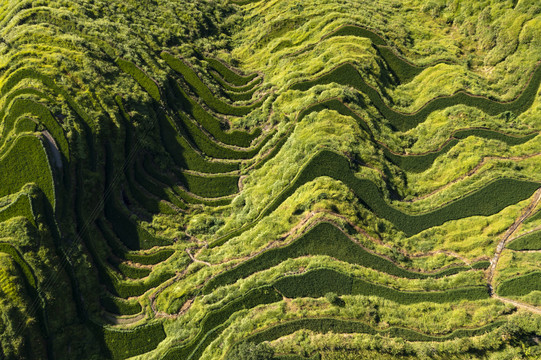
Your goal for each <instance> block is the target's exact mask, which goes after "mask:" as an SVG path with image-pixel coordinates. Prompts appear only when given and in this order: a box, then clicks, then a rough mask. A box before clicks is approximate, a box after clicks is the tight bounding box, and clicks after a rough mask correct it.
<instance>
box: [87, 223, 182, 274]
mask: <svg viewBox="0 0 541 360" xmlns="http://www.w3.org/2000/svg"><path fill="white" fill-rule="evenodd" d="M110 226H111V225H110V224H108V222H107V220H105V219H97V220H96V227H97V228H98V229H99V230H100V232H101V236H102V237H103V238H104V239H105V240H106V242H107V244H108V245H109V247H110V248H111V250H112V251H113V253H114V254H115V255H116V256H117V257H118V258H120V259H125V260H129V261H133V262H135V263H138V264H141V265H156V264H159V263H161V262H163V261H165V260H167V259H168V258H169V257H171V255H173V254H174V253H175V251H174V250H173V249H160V250H158V251H155V252H152V253H141V252H135V251H130V250H128V248H127V247H126V245H125V244H124V243H123V242H121V241H120V240H119V239H118V238H117V236H116V234H115V233H114V232H113V230H112V228H111V227H110Z"/></svg>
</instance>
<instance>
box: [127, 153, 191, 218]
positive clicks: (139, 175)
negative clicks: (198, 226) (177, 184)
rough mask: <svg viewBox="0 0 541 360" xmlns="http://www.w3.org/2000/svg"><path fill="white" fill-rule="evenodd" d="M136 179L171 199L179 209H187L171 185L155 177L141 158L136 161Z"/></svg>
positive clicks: (148, 189) (148, 188)
mask: <svg viewBox="0 0 541 360" xmlns="http://www.w3.org/2000/svg"><path fill="white" fill-rule="evenodd" d="M134 179H135V181H136V182H137V183H139V184H141V186H142V187H143V188H144V189H145V190H147V191H148V192H150V193H151V194H153V195H154V196H157V197H158V198H160V199H164V200H167V201H169V202H170V203H171V204H173V205H175V206H176V207H178V208H179V209H186V208H187V207H186V204H185V203H184V202H182V201H181V200H180V199H179V198H178V197H177V196H176V195H175V193H174V192H173V190H172V189H171V186H169V185H167V184H164V183H163V182H161V181H160V180H157V179H155V178H153V177H152V176H151V175H150V174H149V173H148V172H147V171H146V169H145V168H144V165H143V164H142V161H141V160H140V159H138V160H136V161H135V169H134Z"/></svg>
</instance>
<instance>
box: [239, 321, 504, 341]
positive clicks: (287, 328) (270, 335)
mask: <svg viewBox="0 0 541 360" xmlns="http://www.w3.org/2000/svg"><path fill="white" fill-rule="evenodd" d="M501 325H502V322H495V323H492V324H489V325H486V326H481V327H479V328H475V329H457V330H455V331H453V332H452V333H450V334H447V335H440V336H434V335H426V334H423V333H420V332H417V331H415V330H411V329H406V328H399V327H391V328H388V329H384V330H378V329H374V328H373V327H372V326H370V325H368V324H366V323H363V322H361V321H355V320H343V319H335V318H329V317H321V318H308V319H297V320H291V321H287V322H284V323H280V324H276V325H274V326H271V327H268V328H266V329H263V330H260V331H258V332H256V333H254V334H252V335H250V336H249V337H248V338H247V339H245V340H243V341H250V342H254V343H260V342H263V341H272V340H276V339H279V338H281V337H283V336H286V335H289V334H292V333H294V332H296V331H299V330H301V329H308V330H311V331H314V332H319V333H326V332H334V333H346V334H348V333H366V334H370V335H376V334H380V335H383V336H389V337H399V338H403V339H405V340H408V341H445V340H450V339H456V338H462V337H471V336H477V335H481V334H484V333H488V332H490V331H492V330H494V329H496V328H498V327H499V326H501Z"/></svg>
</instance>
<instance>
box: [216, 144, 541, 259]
mask: <svg viewBox="0 0 541 360" xmlns="http://www.w3.org/2000/svg"><path fill="white" fill-rule="evenodd" d="M348 169H349V170H348ZM321 176H329V177H332V178H334V179H335V180H339V181H342V182H343V183H344V184H346V185H347V186H348V187H349V188H350V189H351V190H353V192H354V193H355V195H356V196H357V197H358V198H359V200H360V201H361V203H362V204H364V205H365V206H367V207H368V208H369V209H370V210H372V211H373V212H374V213H375V214H376V215H378V216H380V217H383V218H385V219H387V220H389V221H390V222H391V223H393V224H394V225H395V227H397V228H398V229H399V230H401V231H403V232H404V233H405V234H406V235H407V236H412V235H415V234H417V233H419V232H421V231H423V230H426V229H428V228H431V227H434V226H439V225H442V224H444V223H445V222H447V221H451V220H458V219H462V218H465V217H470V216H489V215H493V214H495V213H497V212H499V211H501V210H503V209H504V208H505V207H507V206H509V205H512V204H515V203H517V202H520V201H522V200H525V199H527V198H528V197H530V196H531V195H532V194H533V192H534V191H535V190H537V189H538V188H539V187H540V186H541V184H539V183H537V182H529V181H522V180H515V179H511V178H500V179H497V180H494V181H492V182H491V183H489V184H488V185H486V186H485V187H483V188H481V189H479V190H477V191H475V192H473V193H471V194H468V195H465V196H463V197H462V198H460V199H458V200H455V201H453V202H451V203H449V204H447V205H445V206H443V207H441V208H438V209H436V210H433V211H431V212H428V213H425V214H422V215H409V214H406V213H403V212H401V211H400V210H397V209H395V208H393V207H391V206H389V204H388V203H387V202H386V201H385V199H384V197H383V194H382V193H381V191H380V189H379V188H378V186H377V185H376V184H375V183H374V182H372V181H371V180H368V179H359V178H357V177H356V176H355V174H354V172H353V170H352V169H351V168H350V165H349V161H348V159H347V158H345V157H344V156H342V155H339V154H337V153H335V152H333V151H329V150H323V151H320V152H318V153H317V154H316V155H314V156H313V157H312V158H311V159H310V160H309V161H308V162H307V163H306V164H304V165H303V166H302V167H301V169H300V171H299V173H297V175H296V176H295V178H294V179H293V180H292V181H291V182H290V185H289V186H288V187H287V188H285V189H284V190H282V192H280V193H279V194H278V195H277V196H276V197H275V198H274V200H272V201H271V202H270V203H269V204H268V205H267V206H266V207H265V208H264V209H263V210H262V211H261V213H260V214H259V216H258V217H257V218H256V219H255V220H254V221H252V222H250V223H248V224H246V225H245V226H243V227H241V228H240V229H237V230H235V231H233V232H231V233H230V234H227V235H224V236H222V237H220V238H218V239H216V240H215V241H214V242H212V243H211V244H210V247H211V248H212V247H216V246H219V245H222V244H223V243H225V242H226V241H227V240H229V239H231V238H233V237H235V236H238V235H240V234H241V233H242V232H244V231H246V230H248V229H250V228H251V227H253V226H254V225H255V223H256V222H257V221H259V220H260V219H261V218H263V217H265V216H267V215H269V214H270V213H272V212H273V211H274V210H276V209H277V208H278V206H279V205H280V204H281V203H283V202H284V201H285V200H286V199H287V198H288V197H290V196H291V195H293V193H294V192H295V191H296V189H297V188H299V187H300V186H302V185H304V184H305V183H307V182H310V181H312V180H314V179H316V178H318V177H321ZM494 194H498V197H495V196H494Z"/></svg>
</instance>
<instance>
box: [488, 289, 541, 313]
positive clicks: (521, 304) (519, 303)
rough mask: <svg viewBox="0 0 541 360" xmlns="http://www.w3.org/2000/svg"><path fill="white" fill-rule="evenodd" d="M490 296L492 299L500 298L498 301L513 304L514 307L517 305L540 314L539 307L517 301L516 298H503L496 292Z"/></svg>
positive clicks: (540, 309)
mask: <svg viewBox="0 0 541 360" xmlns="http://www.w3.org/2000/svg"><path fill="white" fill-rule="evenodd" d="M492 297H493V298H494V299H498V300H500V301H502V302H504V303H508V304H513V305H515V306H516V307H518V308H520V309H524V310H527V311H530V312H533V313H536V314H538V315H541V308H538V307H535V306H533V305H529V304H525V303H523V302H520V301H517V300H511V299H507V298H503V297H501V296H498V295H496V294H493V295H492Z"/></svg>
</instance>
